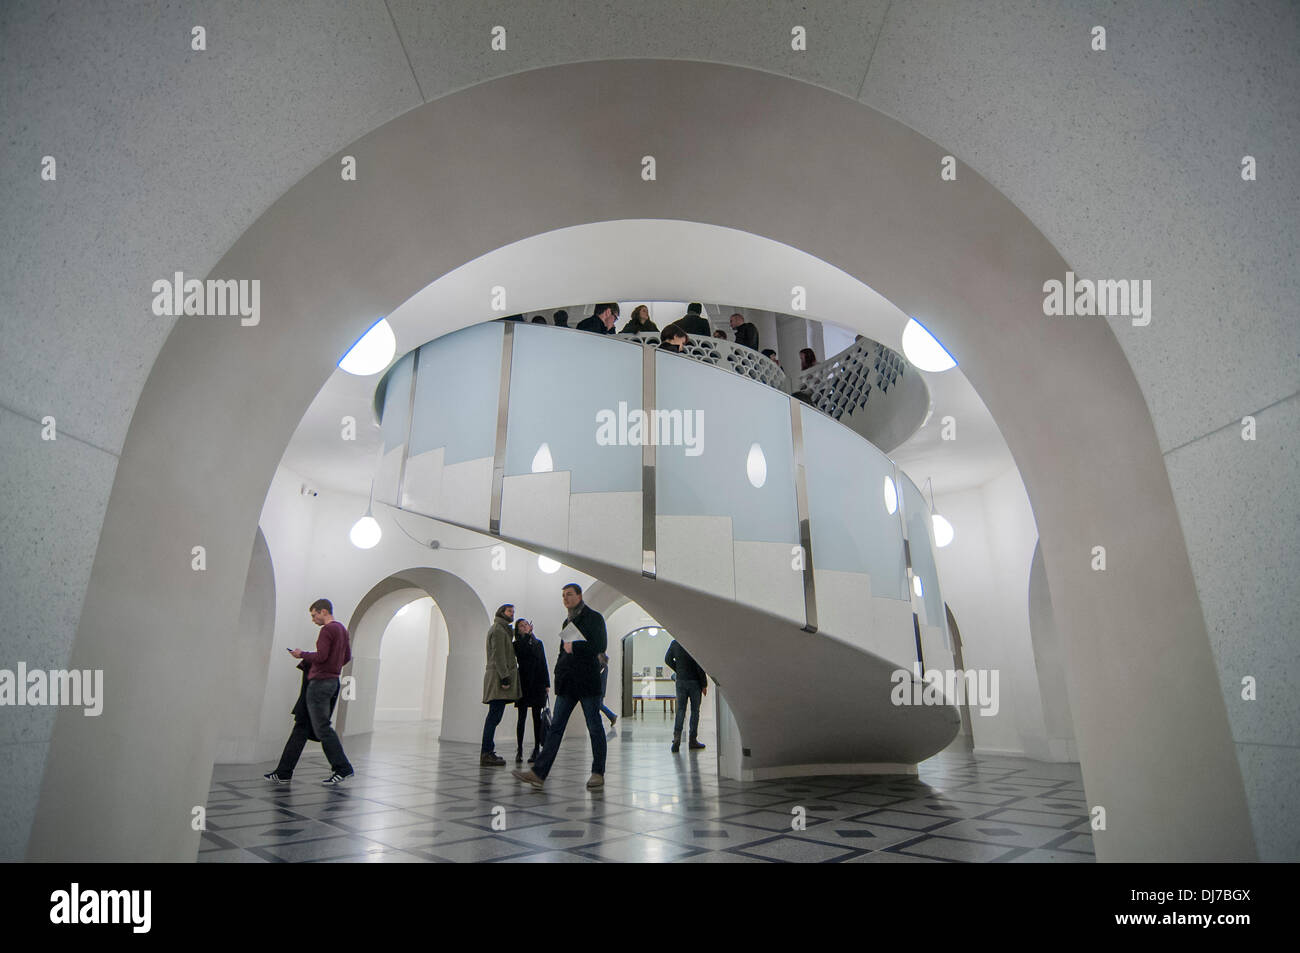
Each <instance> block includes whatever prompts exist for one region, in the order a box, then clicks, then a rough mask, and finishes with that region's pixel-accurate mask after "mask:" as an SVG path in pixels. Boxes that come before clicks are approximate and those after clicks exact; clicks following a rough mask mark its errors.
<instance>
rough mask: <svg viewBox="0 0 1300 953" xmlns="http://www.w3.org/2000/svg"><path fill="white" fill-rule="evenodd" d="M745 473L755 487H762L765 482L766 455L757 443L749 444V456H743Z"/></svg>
mask: <svg viewBox="0 0 1300 953" xmlns="http://www.w3.org/2000/svg"><path fill="white" fill-rule="evenodd" d="M745 475H746V476H748V477H749V482H750V483H751V484H752V485H753V486H755V487H762V485H763V484H764V483H766V482H767V457H765V456H763V448H762V447H760V446H759V445H758V444H756V443H755V444H750V447H749V456H748V457H746V458H745Z"/></svg>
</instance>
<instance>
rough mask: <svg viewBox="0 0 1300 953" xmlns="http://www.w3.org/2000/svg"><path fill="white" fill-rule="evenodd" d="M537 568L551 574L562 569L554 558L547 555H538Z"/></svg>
mask: <svg viewBox="0 0 1300 953" xmlns="http://www.w3.org/2000/svg"><path fill="white" fill-rule="evenodd" d="M537 568H538V569H540V570H541V571H542V572H544V573H546V574H547V575H548V576H549V575H550V574H551V573H553V572H559V571H560V564H559V563H557V562H556V561H555V560H554V559H548V558H546V557H545V556H538V557H537Z"/></svg>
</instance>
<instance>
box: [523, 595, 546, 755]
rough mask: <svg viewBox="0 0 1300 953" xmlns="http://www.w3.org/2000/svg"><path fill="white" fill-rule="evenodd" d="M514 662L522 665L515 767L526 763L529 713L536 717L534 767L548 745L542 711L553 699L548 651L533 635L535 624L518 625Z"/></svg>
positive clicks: (534, 726)
mask: <svg viewBox="0 0 1300 953" xmlns="http://www.w3.org/2000/svg"><path fill="white" fill-rule="evenodd" d="M515 659H516V661H518V663H519V692H520V694H519V701H517V702H515V707H516V708H517V709H519V724H518V725H517V726H516V728H515V738H516V739H517V740H518V744H517V745H516V746H515V764H519V763H520V762H521V761H523V760H524V723H525V722H526V721H527V720H528V712H529V711H530V710H531V711H532V713H533V753H532V754H531V755H529V756H528V763H529V764H532V763H533V762H534V761H536V760H537V755H538V754H540V753H541V750H542V743H543V742H544V741H546V735H545V731H544V729H543V728H542V709H543V708H545V707H546V704H547V702H548V701H549V699H550V695H551V673H550V671H549V669H548V668H547V666H546V649H545V647H543V645H542V640H541V639H539V638H537V637H536V636H535V635H533V624H532V623H531V622H529V621H528V620H527V619H519V620H518V621H516V622H515Z"/></svg>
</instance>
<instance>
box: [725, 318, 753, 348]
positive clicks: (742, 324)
mask: <svg viewBox="0 0 1300 953" xmlns="http://www.w3.org/2000/svg"><path fill="white" fill-rule="evenodd" d="M731 330H733V331H735V332H736V343H737V344H739V345H741V346H742V347H747V348H749V349H750V350H753V351H757V350H758V328H756V327H754V325H753V324H751V323H750V322H748V321H746V320H745V316H744V315H743V314H733V315H732V316H731Z"/></svg>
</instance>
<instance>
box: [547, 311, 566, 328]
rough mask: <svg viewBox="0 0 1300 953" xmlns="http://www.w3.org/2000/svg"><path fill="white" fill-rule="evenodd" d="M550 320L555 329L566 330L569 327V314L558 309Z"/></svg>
mask: <svg viewBox="0 0 1300 953" xmlns="http://www.w3.org/2000/svg"><path fill="white" fill-rule="evenodd" d="M551 320H552V321H554V322H555V326H556V327H557V328H567V327H568V326H569V312H567V311H565V310H564V309H560V310H559V311H556V312H555V313H554V314H553V315H551Z"/></svg>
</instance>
